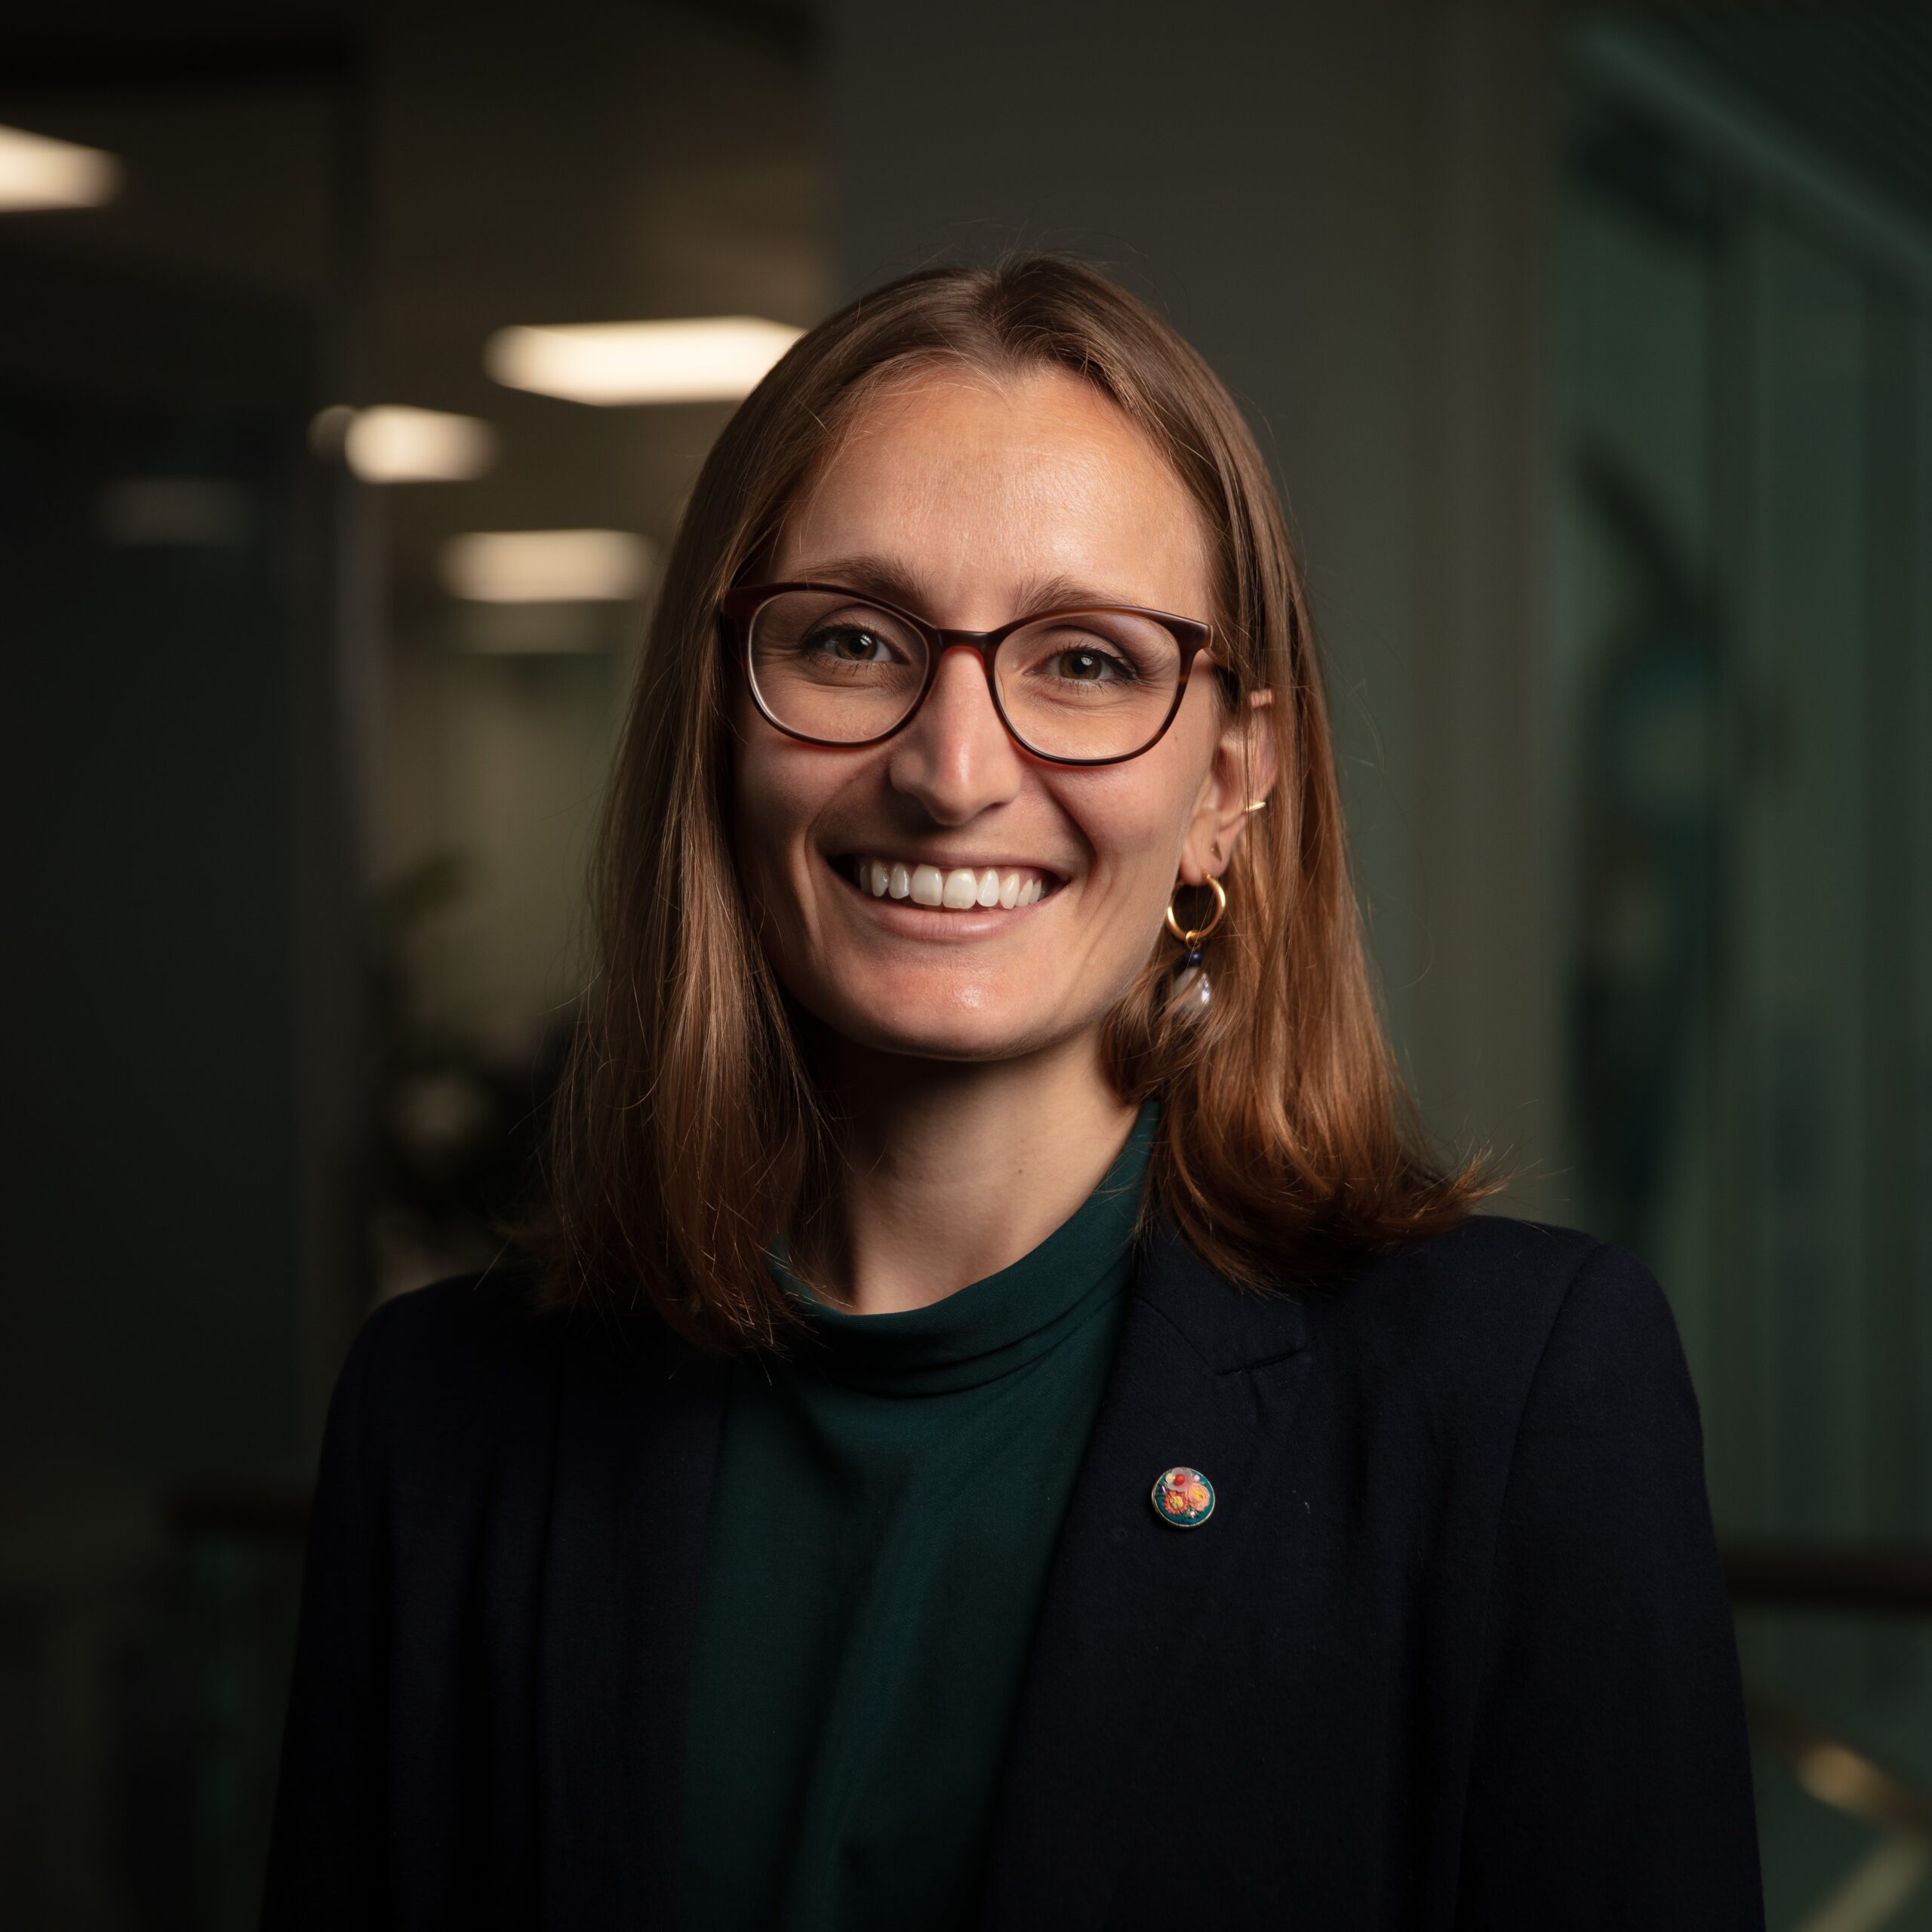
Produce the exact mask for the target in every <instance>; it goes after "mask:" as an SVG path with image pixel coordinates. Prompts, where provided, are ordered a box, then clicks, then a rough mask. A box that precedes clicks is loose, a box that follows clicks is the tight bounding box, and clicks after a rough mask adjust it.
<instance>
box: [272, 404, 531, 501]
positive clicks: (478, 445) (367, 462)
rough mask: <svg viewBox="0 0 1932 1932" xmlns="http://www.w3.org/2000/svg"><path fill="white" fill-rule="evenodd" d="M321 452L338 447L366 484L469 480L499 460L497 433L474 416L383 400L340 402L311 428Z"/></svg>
mask: <svg viewBox="0 0 1932 1932" xmlns="http://www.w3.org/2000/svg"><path fill="white" fill-rule="evenodd" d="M309 440H310V441H312V443H313V444H314V445H315V448H318V450H325V451H340V453H341V455H342V457H343V460H344V461H345V462H346V463H347V464H348V465H349V468H350V469H352V470H353V471H354V472H355V474H356V475H358V476H359V477H361V479H362V481H364V482H365V483H466V482H468V481H469V480H470V478H472V477H475V476H481V475H482V474H483V472H485V470H487V469H488V468H489V467H490V466H491V463H494V462H495V460H496V459H497V435H496V432H495V431H494V429H491V427H490V426H489V424H488V423H484V422H481V421H479V420H478V419H477V418H476V417H474V416H453V415H451V414H450V413H449V412H448V411H447V410H441V409H412V408H409V407H408V406H407V405H405V404H402V403H383V404H381V405H378V406H377V407H376V408H373V409H351V408H348V407H347V406H346V405H343V404H341V403H337V404H336V405H334V407H333V408H328V409H325V410H324V411H322V413H321V414H320V415H319V416H318V417H316V418H315V421H314V422H313V423H311V424H310V425H309Z"/></svg>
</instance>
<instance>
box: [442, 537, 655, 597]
mask: <svg viewBox="0 0 1932 1932" xmlns="http://www.w3.org/2000/svg"><path fill="white" fill-rule="evenodd" d="M650 575H651V546H650V545H649V544H648V543H646V542H645V540H644V539H643V538H642V537H638V536H636V535H635V534H632V532H631V531H627V530H485V531H472V533H471V534H469V536H467V537H451V539H450V540H449V541H448V543H445V545H444V546H443V552H442V576H443V583H444V584H445V586H446V587H447V588H448V590H449V591H450V592H451V595H454V596H457V597H462V598H468V599H469V600H470V601H472V602H475V603H479V604H580V603H611V602H615V601H620V600H623V599H625V598H632V597H637V596H640V595H642V593H643V591H644V588H645V584H646V583H648V581H649V580H650Z"/></svg>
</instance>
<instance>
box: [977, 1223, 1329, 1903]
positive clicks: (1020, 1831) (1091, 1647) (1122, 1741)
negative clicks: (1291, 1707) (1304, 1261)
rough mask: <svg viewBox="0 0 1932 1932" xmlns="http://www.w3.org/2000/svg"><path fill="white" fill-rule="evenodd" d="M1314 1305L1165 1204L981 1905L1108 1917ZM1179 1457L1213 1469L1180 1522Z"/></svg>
mask: <svg viewBox="0 0 1932 1932" xmlns="http://www.w3.org/2000/svg"><path fill="white" fill-rule="evenodd" d="M1307 1337H1308V1327H1307V1318H1306V1309H1305V1308H1304V1306H1303V1302H1302V1300H1301V1299H1300V1297H1298V1296H1296V1295H1292V1294H1285V1293H1266V1294H1264V1293H1262V1292H1260V1291H1243V1290H1241V1289H1238V1288H1237V1287H1235V1286H1234V1284H1232V1283H1231V1282H1229V1281H1228V1280H1227V1279H1226V1278H1225V1277H1224V1276H1223V1275H1220V1274H1219V1273H1217V1272H1216V1271H1215V1270H1214V1269H1212V1268H1211V1267H1210V1266H1208V1265H1207V1263H1205V1262H1204V1261H1202V1260H1201V1259H1200V1258H1199V1257H1198V1256H1196V1255H1195V1254H1194V1253H1193V1252H1192V1250H1190V1249H1189V1247H1187V1246H1186V1244H1185V1243H1184V1242H1183V1241H1182V1240H1181V1239H1180V1236H1179V1235H1178V1234H1177V1232H1176V1231H1175V1230H1174V1228H1173V1227H1172V1226H1171V1224H1165V1225H1163V1226H1161V1229H1159V1230H1158V1232H1157V1234H1156V1235H1155V1238H1154V1239H1153V1241H1152V1243H1151V1244H1150V1246H1149V1251H1148V1253H1147V1254H1146V1258H1145V1260H1143V1264H1142V1268H1141V1272H1140V1278H1139V1281H1138V1282H1137V1285H1136V1289H1135V1292H1134V1297H1133V1300H1132V1302H1131V1304H1130V1306H1129V1309H1128V1317H1127V1321H1126V1324H1125V1327H1124V1330H1123V1331H1122V1334H1121V1341H1120V1346H1119V1350H1118V1354H1117V1355H1116V1356H1115V1361H1114V1367H1113V1372H1112V1376H1111V1377H1110V1378H1109V1382H1108V1385H1107V1392H1106V1396H1105V1397H1104V1398H1103V1402H1102V1405H1101V1408H1100V1415H1099V1417H1098V1419H1097V1422H1096V1423H1095V1426H1094V1435H1093V1438H1092V1439H1091V1441H1090V1442H1089V1444H1088V1450H1087V1454H1086V1456H1085V1458H1084V1460H1083V1462H1082V1463H1081V1469H1080V1472H1079V1474H1078V1477H1077V1478H1076V1480H1075V1486H1074V1490H1073V1494H1072V1497H1071V1499H1070V1500H1069V1504H1068V1508H1067V1514H1066V1521H1065V1522H1064V1524H1063V1526H1062V1528H1061V1531H1060V1543H1059V1546H1058V1549H1057V1552H1056V1554H1055V1556H1054V1564H1053V1567H1052V1569H1051V1571H1050V1573H1049V1575H1048V1584H1047V1592H1046V1598H1045V1601H1044V1604H1043V1605H1042V1607H1041V1617H1040V1620H1039V1623H1038V1627H1037V1629H1036V1631H1035V1637H1034V1646H1033V1652H1032V1660H1031V1662H1030V1663H1029V1667H1028V1672H1027V1678H1026V1684H1025V1686H1024V1688H1023V1691H1022V1694H1021V1698H1020V1710H1019V1714H1018V1718H1017V1724H1016V1726H1015V1729H1014V1740H1013V1746H1012V1750H1011V1755H1010V1757H1009V1759H1008V1770H1007V1776H1006V1781H1005V1788H1004V1791H1003V1792H1002V1793H1001V1800H1000V1806H999V1810H998V1817H997V1822H996V1823H995V1828H994V1832H993V1837H992V1850H991V1862H990V1866H989V1872H988V1878H987V1887H986V1903H985V1911H984V1917H983V1924H984V1925H985V1926H986V1927H987V1928H988V1932H1017V1928H1020V1927H1033V1926H1039V1925H1052V1926H1054V1927H1056V1928H1060V1927H1065V1928H1067V1932H1075V1928H1078V1927H1090V1926H1098V1925H1100V1924H1102V1923H1103V1921H1104V1920H1105V1918H1106V1914H1107V1910H1108V1907H1109V1903H1110V1901H1111V1900H1112V1897H1113V1895H1114V1893H1115V1888H1116V1887H1117V1886H1118V1882H1119V1878H1120V1875H1121V1869H1122V1866H1123V1865H1124V1862H1125V1858H1126V1854H1127V1851H1128V1846H1129V1844H1130V1841H1131V1839H1132V1838H1133V1837H1134V1835H1135V1834H1137V1832H1140V1831H1143V1830H1144V1829H1146V1825H1147V1823H1148V1821H1149V1819H1150V1818H1151V1817H1152V1816H1153V1815H1154V1814H1155V1808H1156V1791H1155V1778H1156V1776H1157V1774H1158V1764H1159V1758H1160V1754H1161V1746H1162V1745H1163V1743H1164V1740H1165V1738H1166V1737H1167V1734H1168V1730H1169V1729H1170V1728H1171V1724H1172V1722H1173V1720H1174V1716H1175V1715H1176V1714H1177V1709H1178V1702H1177V1700H1180V1699H1181V1698H1182V1697H1184V1696H1185V1694H1186V1684H1187V1681H1188V1679H1189V1672H1190V1671H1191V1669H1192V1667H1193V1666H1194V1665H1195V1663H1196V1662H1197V1661H1198V1659H1199V1658H1200V1657H1201V1655H1202V1654H1204V1652H1205V1651H1211V1650H1212V1648H1213V1644H1214V1638H1213V1635H1212V1625H1213V1623H1214V1619H1215V1618H1216V1617H1218V1616H1220V1615H1221V1614H1224V1613H1225V1612H1226V1609H1227V1607H1228V1606H1227V1604H1226V1601H1225V1598H1226V1595H1227V1590H1228V1581H1229V1578H1230V1577H1232V1576H1233V1575H1235V1574H1239V1573H1240V1571H1241V1568H1242V1567H1243V1566H1242V1564H1241V1561H1240V1556H1239V1552H1240V1550H1241V1546H1243V1545H1244V1543H1247V1542H1249V1541H1250V1540H1252V1539H1253V1538H1254V1537H1256V1536H1257V1535H1259V1534H1263V1533H1264V1531H1265V1528H1266V1521H1267V1518H1266V1500H1267V1498H1268V1496H1269V1492H1270V1487H1271V1476H1272V1472H1273V1470H1274V1468H1275V1465H1276V1464H1277V1463H1278V1461H1279V1460H1280V1459H1281V1456H1282V1454H1283V1453H1284V1449H1285V1447H1286V1442H1287V1435H1288V1433H1289V1429H1288V1424H1289V1422H1290V1420H1291V1417H1293V1415H1294V1411H1295V1409H1296V1406H1297V1401H1298V1400H1299V1398H1300V1392H1301V1390H1302V1388H1303V1384H1304V1383H1305V1381H1306V1370H1307V1367H1308V1364H1309V1359H1310V1356H1309V1349H1308V1340H1307ZM1175 1463H1185V1464H1188V1465H1190V1466H1192V1467H1194V1468H1196V1469H1200V1470H1201V1471H1202V1472H1204V1474H1205V1475H1207V1478H1208V1479H1209V1480H1210V1481H1211V1482H1212V1483H1213V1484H1214V1491H1215V1506H1214V1514H1213V1515H1211V1517H1210V1518H1208V1519H1207V1521H1206V1522H1204V1523H1203V1524H1201V1525H1200V1526H1199V1527H1198V1528H1195V1529H1193V1530H1189V1531H1177V1530H1176V1529H1174V1528H1173V1527H1170V1526H1169V1525H1168V1524H1166V1523H1164V1522H1163V1521H1161V1519H1160V1518H1158V1517H1157V1516H1156V1515H1155V1512H1154V1509H1153V1505H1152V1499H1151V1494H1150V1492H1151V1491H1152V1488H1153V1486H1154V1484H1155V1480H1156V1479H1157V1478H1158V1476H1159V1475H1160V1474H1161V1471H1162V1470H1164V1469H1167V1468H1168V1467H1170V1466H1172V1465H1174V1464H1175Z"/></svg>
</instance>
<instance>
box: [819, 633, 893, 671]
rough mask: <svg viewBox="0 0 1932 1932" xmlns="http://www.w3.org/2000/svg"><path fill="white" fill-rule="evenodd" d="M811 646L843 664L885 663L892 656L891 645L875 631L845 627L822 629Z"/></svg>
mask: <svg viewBox="0 0 1932 1932" xmlns="http://www.w3.org/2000/svg"><path fill="white" fill-rule="evenodd" d="M809 648H811V649H813V650H814V651H823V652H824V654H826V656H827V657H835V658H837V659H838V661H839V662H840V663H843V664H884V663H888V662H890V660H891V657H892V648H891V645H888V643H887V642H886V641H885V640H884V638H882V637H880V636H878V635H877V634H876V633H875V632H872V631H868V630H859V629H847V628H844V627H841V628H839V629H827V630H822V631H820V632H819V633H818V634H817V636H815V637H814V638H812V640H811V645H810V647H809Z"/></svg>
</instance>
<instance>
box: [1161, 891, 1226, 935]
mask: <svg viewBox="0 0 1932 1932" xmlns="http://www.w3.org/2000/svg"><path fill="white" fill-rule="evenodd" d="M1203 883H1204V884H1205V885H1206V886H1207V890H1208V891H1210V892H1211V893H1212V894H1214V917H1213V918H1211V919H1210V920H1209V921H1207V924H1205V925H1204V926H1201V927H1198V928H1196V927H1189V928H1187V929H1186V931H1183V929H1182V927H1181V923H1180V921H1179V920H1178V919H1177V918H1175V917H1174V901H1173V900H1171V899H1170V900H1168V931H1169V932H1171V933H1172V934H1174V937H1175V938H1176V939H1177V940H1180V943H1181V944H1182V945H1183V946H1186V948H1187V949H1188V951H1189V952H1193V951H1194V950H1195V948H1196V947H1197V946H1199V945H1200V943H1201V941H1202V940H1204V939H1205V938H1206V937H1207V936H1208V934H1210V933H1211V932H1212V931H1214V928H1216V927H1217V926H1218V925H1219V924H1220V923H1221V921H1223V919H1224V918H1226V917H1227V912H1228V889H1227V888H1226V886H1224V885H1223V884H1222V883H1221V881H1220V880H1219V879H1217V878H1214V877H1213V876H1212V875H1210V876H1209V877H1208V878H1207V879H1205V880H1204V881H1203Z"/></svg>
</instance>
